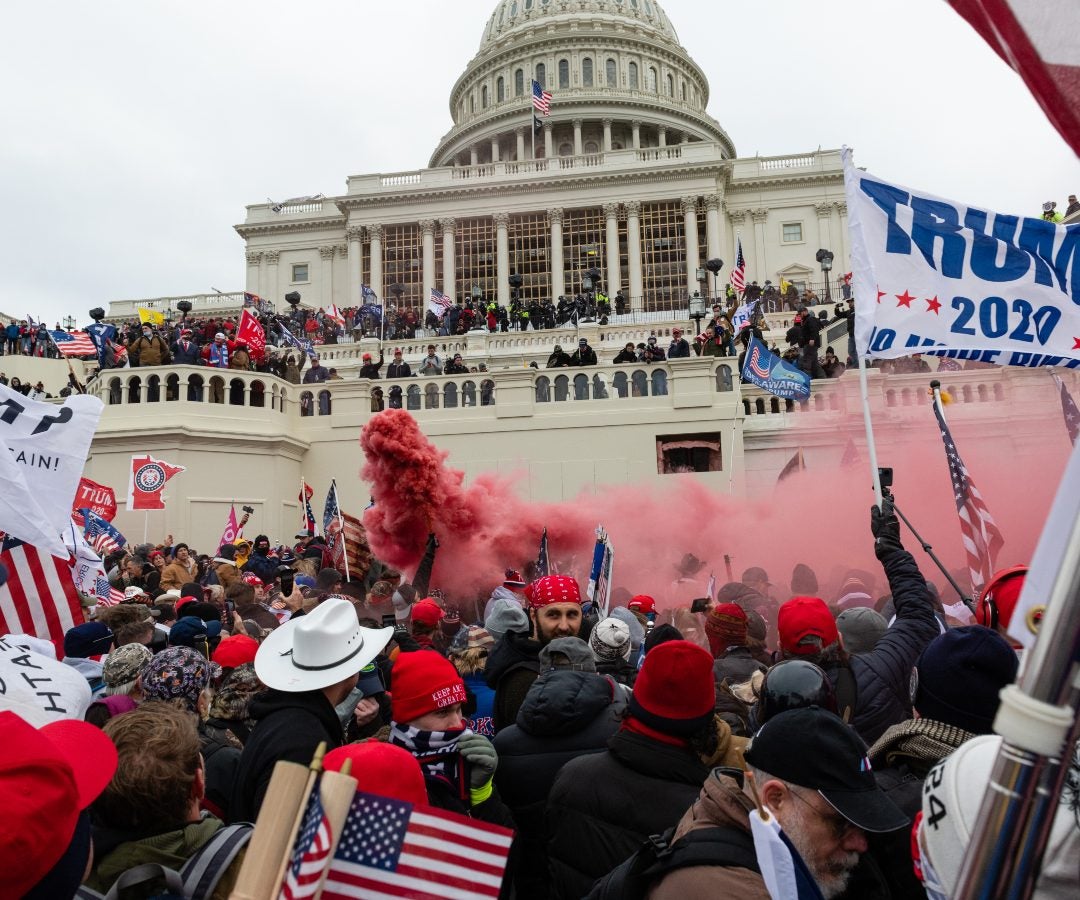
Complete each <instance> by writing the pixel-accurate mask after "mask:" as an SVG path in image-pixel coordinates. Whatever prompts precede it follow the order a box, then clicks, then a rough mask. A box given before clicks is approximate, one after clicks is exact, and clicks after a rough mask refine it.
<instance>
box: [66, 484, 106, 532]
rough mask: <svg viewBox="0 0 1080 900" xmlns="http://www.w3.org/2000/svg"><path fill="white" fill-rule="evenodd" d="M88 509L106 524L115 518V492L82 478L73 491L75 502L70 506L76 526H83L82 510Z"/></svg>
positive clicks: (84, 523)
mask: <svg viewBox="0 0 1080 900" xmlns="http://www.w3.org/2000/svg"><path fill="white" fill-rule="evenodd" d="M84 509H89V510H90V511H91V512H93V513H96V514H97V515H99V516H101V518H103V519H104V520H105V521H106V522H111V521H112V520H113V519H114V518H116V492H115V491H114V490H113V489H112V488H111V487H108V486H107V485H104V484H98V483H97V482H96V481H92V480H91V479H89V478H87V477H86V476H83V477H82V478H80V479H79V487H78V488H77V489H76V491H75V500H74V502H73V503H72V504H71V515H72V518H73V519H74V520H75V524H76V525H80V526H85V525H86V522H85V520H84V519H83V516H82V512H81V511H82V510H84Z"/></svg>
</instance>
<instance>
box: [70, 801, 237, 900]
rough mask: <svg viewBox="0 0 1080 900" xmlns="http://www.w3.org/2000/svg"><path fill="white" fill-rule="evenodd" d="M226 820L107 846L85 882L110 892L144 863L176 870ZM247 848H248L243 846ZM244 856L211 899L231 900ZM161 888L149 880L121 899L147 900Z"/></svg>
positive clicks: (211, 819)
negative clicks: (119, 880)
mask: <svg viewBox="0 0 1080 900" xmlns="http://www.w3.org/2000/svg"><path fill="white" fill-rule="evenodd" d="M223 827H225V823H224V822H222V821H221V820H220V819H216V818H214V817H213V816H207V817H206V818H204V819H202V820H200V821H198V822H192V823H190V824H188V825H185V826H184V827H183V828H182V829H180V830H178V831H167V832H165V833H164V834H154V835H150V836H149V837H144V838H140V839H138V840H134V841H124V842H123V843H121V844H117V845H115V846H114V847H112V848H111V849H109V850H107V852H105V853H104V854H103V855H102V856H101V857H99V858H95V859H94V868H93V871H91V873H90V877H89V878H87V879H86V882H85V883H86V885H87V886H88V887H90V888H92V889H93V890H95V891H99V892H100V893H102V894H105V893H108V891H109V888H111V887H112V886H113V883H114V882H115V881H116V879H117V878H119V877H120V876H121V875H123V874H124V872H126V871H127V870H128V869H131V868H133V867H135V866H141V865H143V864H145V863H159V864H161V865H163V866H166V867H168V868H170V869H175V870H176V871H177V872H179V871H180V868H181V867H182V866H183V865H184V863H185V862H187V861H188V860H189V859H190V858H191V857H192V856H194V855H195V852H196V851H197V850H198V849H199V848H200V847H202V846H203V844H205V843H206V842H207V841H208V840H210V838H212V837H213V836H214V834H215V833H216V832H217V830H218V829H219V828H223ZM244 849H245V850H246V848H244ZM243 860H244V850H241V851H240V852H239V853H238V854H237V855H236V859H234V860H233V862H232V865H230V866H229V869H228V871H227V872H226V873H225V874H224V875H223V876H222V877H221V880H220V881H219V882H218V884H217V887H216V888H215V889H214V893H213V894H212V895H211V896H210V898H208V900H228V897H229V894H230V893H231V892H232V889H233V885H235V884H236V877H237V875H239V874H240V866H241V864H242V863H243ZM158 892H160V884H159V885H154V884H152V883H151V884H148V885H146V886H139V887H136V888H132V889H131V890H128V891H122V892H121V894H120V897H121V900H144V898H147V897H150V896H153V895H154V894H155V893H158Z"/></svg>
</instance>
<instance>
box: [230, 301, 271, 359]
mask: <svg viewBox="0 0 1080 900" xmlns="http://www.w3.org/2000/svg"><path fill="white" fill-rule="evenodd" d="M236 342H237V343H238V344H247V347H248V350H249V351H251V357H252V359H255V360H259V359H262V358H263V356H265V355H266V329H265V328H263V327H262V325H260V324H259V320H258V318H257V317H256V315H255V313H253V312H252V311H251V310H250V309H245V310H242V311H241V312H240V323H239V324H238V325H237V326H236Z"/></svg>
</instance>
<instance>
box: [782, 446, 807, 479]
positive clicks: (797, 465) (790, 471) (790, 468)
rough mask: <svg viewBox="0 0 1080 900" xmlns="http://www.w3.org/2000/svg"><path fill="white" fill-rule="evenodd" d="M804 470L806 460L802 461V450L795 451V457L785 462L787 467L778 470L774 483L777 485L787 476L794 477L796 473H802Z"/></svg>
mask: <svg viewBox="0 0 1080 900" xmlns="http://www.w3.org/2000/svg"><path fill="white" fill-rule="evenodd" d="M805 468H806V460H805V459H803V452H802V448H799V449H798V450H796V451H795V455H794V456H793V457H791V459H789V460H788V461H787V465H786V466H784V468H782V469H781V470H780V474H779V475H778V476H777V477H776V483H777V484H779V483H780V482H781V481H783V480H784V479H785V478H787V477H788V476H789V475H794V474H795V473H796V472H802V471H803V470H804V469H805Z"/></svg>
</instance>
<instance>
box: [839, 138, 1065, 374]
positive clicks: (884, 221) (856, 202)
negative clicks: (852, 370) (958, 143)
mask: <svg viewBox="0 0 1080 900" xmlns="http://www.w3.org/2000/svg"><path fill="white" fill-rule="evenodd" d="M843 158H844V183H845V188H846V192H847V204H848V225H849V231H850V237H851V266H852V272H853V274H854V288H855V298H856V302H855V343H856V346H857V348H858V352H859V353H860V354H865V355H866V356H867V357H870V358H885V359H891V358H895V357H898V356H910V355H911V354H913V353H926V354H930V355H934V356H948V357H951V358H954V359H962V360H975V361H978V362H990V363H996V364H997V365H1003V366H1064V367H1066V368H1076V367H1078V366H1080V224H1074V225H1055V224H1054V223H1053V222H1048V221H1045V220H1043V219H1041V218H1031V217H1025V216H1017V215H1007V214H1004V213H996V212H992V211H990V210H985V209H979V208H978V207H974V206H967V205H965V204H963V203H959V202H956V201H953V200H943V199H942V198H940V197H934V196H931V195H930V194H926V193H923V192H921V191H914V190H911V189H909V188H906V187H902V186H901V185H897V184H890V183H889V182H886V181H883V180H882V179H880V178H876V177H874V176H873V175H870V174H869V173H867V172H864V171H861V170H858V169H856V168H855V167H854V165H853V163H852V160H851V151H850V150H849V149H847V148H845V150H844V157H843Z"/></svg>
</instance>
